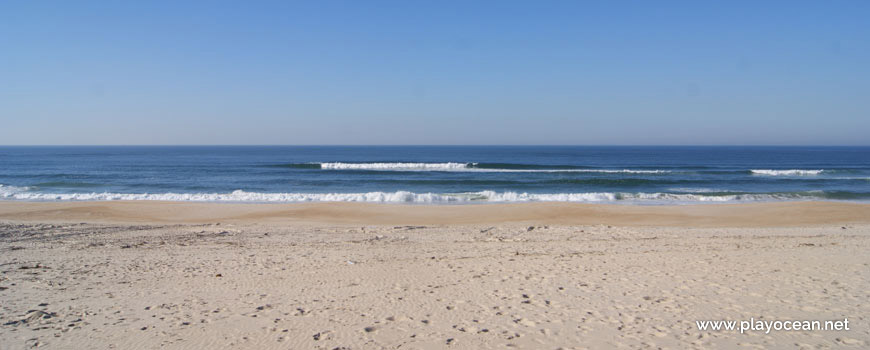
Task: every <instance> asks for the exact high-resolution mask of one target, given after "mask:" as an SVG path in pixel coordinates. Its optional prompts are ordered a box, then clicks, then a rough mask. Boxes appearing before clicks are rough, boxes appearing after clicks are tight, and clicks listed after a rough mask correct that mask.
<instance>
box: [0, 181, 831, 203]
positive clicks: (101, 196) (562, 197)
mask: <svg viewBox="0 0 870 350" xmlns="http://www.w3.org/2000/svg"><path fill="white" fill-rule="evenodd" d="M801 198H814V196H808V195H799V194H734V195H717V196H704V195H698V194H688V193H614V192H587V193H525V192H523V193H519V192H495V191H480V192H467V193H413V192H407V191H397V192H366V193H262V192H247V191H242V190H236V191H233V192H229V193H110V192H91V193H43V192H35V191H29V189H28V188H26V187H14V186H3V185H0V199H6V200H33V201H126V200H143V201H181V202H373V203H432V204H439V203H444V204H447V203H480V202H492V203H504V202H667V203H673V202H731V201H772V200H790V199H801Z"/></svg>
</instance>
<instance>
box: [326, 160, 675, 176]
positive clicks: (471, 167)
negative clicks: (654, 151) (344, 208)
mask: <svg viewBox="0 0 870 350" xmlns="http://www.w3.org/2000/svg"><path fill="white" fill-rule="evenodd" d="M319 164H320V169H324V170H379V171H469V172H488V173H563V172H574V173H626V174H661V173H669V172H670V171H668V170H631V169H498V168H476V167H475V165H477V163H453V162H450V163H319Z"/></svg>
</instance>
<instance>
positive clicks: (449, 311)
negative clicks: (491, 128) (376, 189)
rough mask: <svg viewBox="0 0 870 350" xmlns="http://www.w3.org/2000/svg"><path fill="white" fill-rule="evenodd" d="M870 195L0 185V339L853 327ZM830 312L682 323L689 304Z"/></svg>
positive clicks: (668, 344)
mask: <svg viewBox="0 0 870 350" xmlns="http://www.w3.org/2000/svg"><path fill="white" fill-rule="evenodd" d="M868 249H870V205H866V204H853V203H843V202H778V203H754V204H715V205H712V204H711V205H691V206H632V205H593V204H568V203H524V204H489V205H442V206H426V205H377V204H356V203H311V204H217V203H180V202H136V201H129V202H127V201H122V202H16V201H2V202H0V349H22V348H30V347H40V348H51V349H106V348H117V349H156V348H167V349H200V348H214V349H312V348H313V349H443V348H455V349H475V348H483V349H487V348H491V349H502V348H505V347H512V348H521V349H560V348H561V349H586V348H589V349H602V348H653V349H655V348H671V349H682V348H695V349H707V348H714V347H715V348H737V347H740V348H806V349H828V348H855V349H859V348H866V347H867V346H870V320H868V315H870V303H868V300H870V254H868V253H867V252H868ZM750 319H753V320H759V319H760V320H765V321H775V320H781V321H787V320H820V321H827V320H843V319H848V321H849V326H850V329H849V330H839V331H837V330H815V331H806V330H800V331H786V330H781V331H776V330H773V331H771V332H769V333H768V332H765V331H763V330H762V331H758V330H751V331H746V332H744V333H741V332H740V331H737V330H733V331H728V330H720V331H712V330H705V331H702V330H699V329H698V327H697V323H696V321H707V320H732V321H743V320H750Z"/></svg>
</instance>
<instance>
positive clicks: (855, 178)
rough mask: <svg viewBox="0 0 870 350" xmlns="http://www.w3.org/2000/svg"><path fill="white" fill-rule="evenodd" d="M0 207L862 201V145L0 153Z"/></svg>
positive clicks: (865, 156)
mask: <svg viewBox="0 0 870 350" xmlns="http://www.w3.org/2000/svg"><path fill="white" fill-rule="evenodd" d="M0 199H4V200H39V201H57V200H137V199H138V200H178V201H230V202H304V201H367V202H398V203H483V202H522V201H574V202H607V203H633V204H675V203H697V202H745V201H783V200H848V201H870V147H665V146H661V147H651V146H650V147H634V146H631V147H630V146H625V147H610V146H607V147H605V146H141V147H140V146H75V147H54V146H39V147H19V146H6V147H0Z"/></svg>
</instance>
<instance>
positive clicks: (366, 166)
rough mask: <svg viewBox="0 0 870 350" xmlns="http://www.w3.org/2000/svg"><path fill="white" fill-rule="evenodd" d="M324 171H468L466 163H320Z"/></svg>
mask: <svg viewBox="0 0 870 350" xmlns="http://www.w3.org/2000/svg"><path fill="white" fill-rule="evenodd" d="M320 169H326V170H399V171H408V170H416V171H427V170H428V171H456V170H463V169H469V167H468V164H467V163H320Z"/></svg>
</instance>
